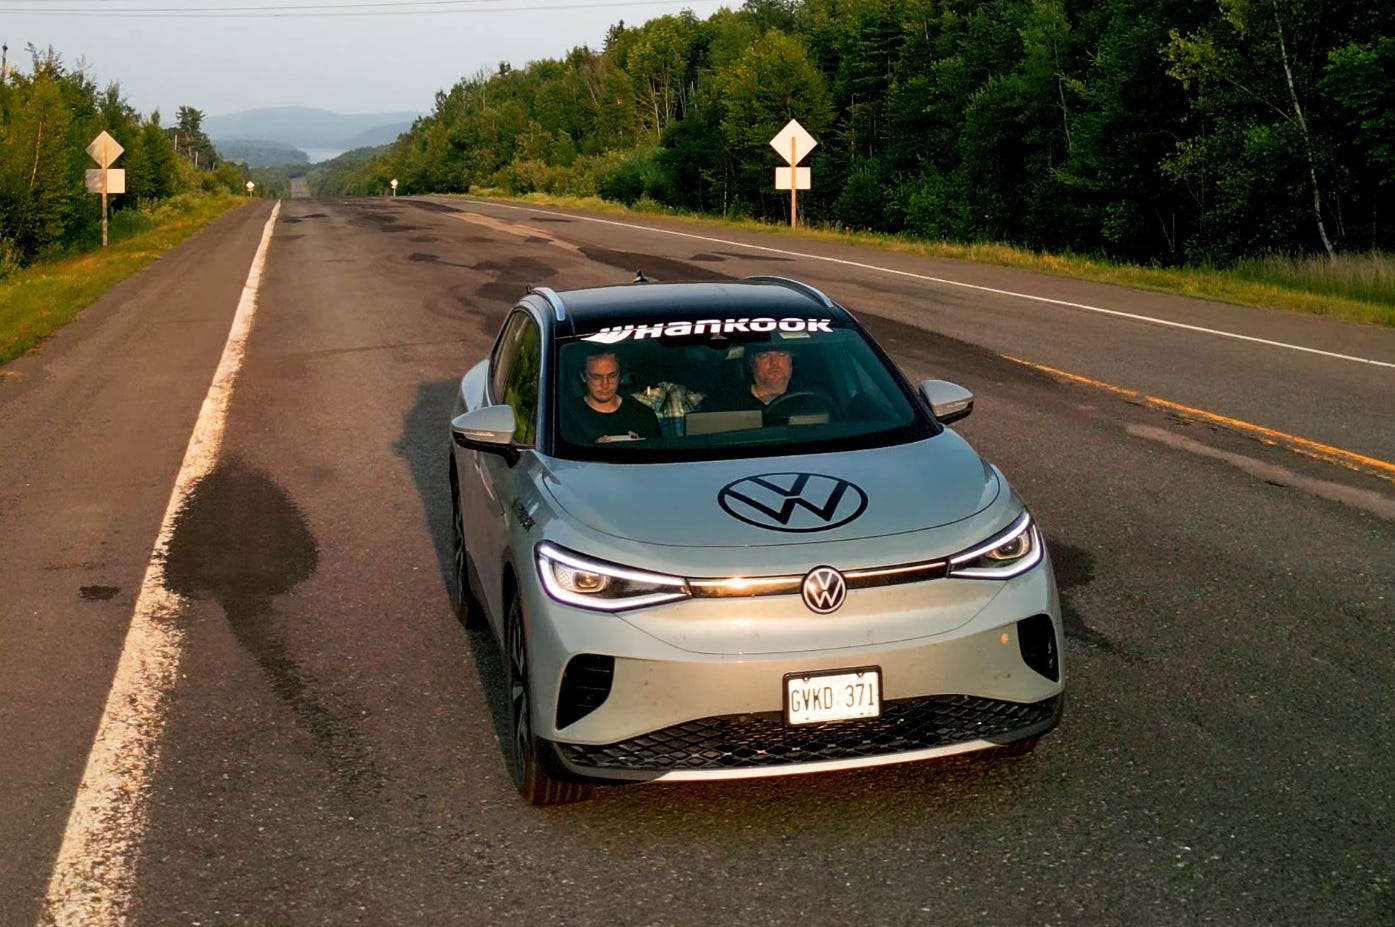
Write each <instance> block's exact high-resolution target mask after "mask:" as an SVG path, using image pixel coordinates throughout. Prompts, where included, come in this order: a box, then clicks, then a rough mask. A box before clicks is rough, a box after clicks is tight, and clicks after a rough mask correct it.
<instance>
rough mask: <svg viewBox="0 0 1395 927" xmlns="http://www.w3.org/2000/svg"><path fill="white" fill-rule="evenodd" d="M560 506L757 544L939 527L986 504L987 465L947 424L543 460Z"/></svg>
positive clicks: (599, 521)
mask: <svg viewBox="0 0 1395 927" xmlns="http://www.w3.org/2000/svg"><path fill="white" fill-rule="evenodd" d="M550 464H551V466H549V467H548V472H547V474H546V476H545V478H544V480H543V484H544V485H545V486H546V488H547V490H548V492H549V493H550V494H551V496H552V497H553V499H554V500H555V502H556V504H557V505H558V507H560V508H561V509H562V510H563V511H565V512H566V513H567V515H568V516H570V517H571V518H572V519H575V520H577V521H580V522H582V523H584V524H585V525H586V526H587V527H589V528H590V529H592V530H594V531H598V532H602V533H604V534H608V535H612V536H614V537H617V538H623V539H625V540H628V541H635V542H639V543H642V544H654V545H665V546H674V547H764V546H773V545H789V544H799V543H825V542H840V541H856V540H861V539H866V538H878V537H886V536H888V535H894V534H901V533H906V532H912V531H921V530H924V529H927V528H938V527H941V526H944V525H949V524H953V523H954V522H958V521H962V520H964V519H966V518H969V517H971V516H973V515H975V514H977V513H979V512H981V511H983V510H984V509H985V508H987V507H988V506H989V505H991V504H992V503H993V501H994V500H995V499H996V498H997V497H998V495H999V493H1000V492H1001V491H1002V487H1001V485H1000V481H999V479H998V476H997V474H996V472H995V471H994V469H993V468H992V467H990V466H989V465H988V464H987V463H986V462H985V461H984V460H983V459H982V458H981V457H979V455H978V454H977V453H976V452H975V451H974V450H973V448H971V447H970V446H969V445H968V443H967V442H965V441H964V440H963V439H962V438H960V437H959V436H958V435H957V434H955V433H954V432H952V431H948V430H946V431H943V432H941V433H940V434H938V435H936V436H934V437H933V438H928V439H926V440H923V441H917V442H914V443H911V444H904V445H898V446H894V447H885V448H875V449H870V450H859V451H850V452H843V453H835V454H811V455H804V456H795V457H761V458H743V459H740V460H720V461H700V462H691V463H674V464H597V463H574V462H571V461H561V460H552V461H550Z"/></svg>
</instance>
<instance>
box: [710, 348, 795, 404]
mask: <svg viewBox="0 0 1395 927" xmlns="http://www.w3.org/2000/svg"><path fill="white" fill-rule="evenodd" d="M746 370H747V373H748V378H747V379H748V382H747V383H746V384H745V388H743V389H738V390H736V391H735V392H732V393H730V394H728V395H726V396H723V397H721V398H720V399H719V400H718V403H717V404H714V405H712V406H711V408H710V409H708V411H711V410H712V409H717V408H720V409H721V410H722V411H728V410H738V409H755V410H757V411H763V410H764V409H765V407H766V406H768V405H770V404H771V403H772V402H774V401H775V400H776V399H779V398H780V397H781V396H783V395H785V393H787V392H788V391H789V388H790V377H791V376H793V374H794V359H793V358H792V357H790V352H789V351H786V350H785V349H784V348H780V347H777V346H774V345H758V346H756V347H755V348H754V350H752V351H751V353H750V355H749V358H748V363H747V367H746ZM704 408H708V407H706V406H705V407H704Z"/></svg>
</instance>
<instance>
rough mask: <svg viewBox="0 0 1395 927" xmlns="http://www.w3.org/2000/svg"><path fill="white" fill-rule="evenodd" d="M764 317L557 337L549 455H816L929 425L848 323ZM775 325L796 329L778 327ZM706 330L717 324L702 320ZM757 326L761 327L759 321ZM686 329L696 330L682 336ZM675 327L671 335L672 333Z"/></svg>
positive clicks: (913, 436)
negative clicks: (738, 323)
mask: <svg viewBox="0 0 1395 927" xmlns="http://www.w3.org/2000/svg"><path fill="white" fill-rule="evenodd" d="M804 321H805V320H799V319H795V320H781V322H780V326H779V327H777V326H776V323H775V322H774V320H760V319H758V320H752V321H751V327H752V328H754V327H756V326H757V324H758V323H760V322H769V323H770V327H771V328H773V329H774V330H771V331H765V332H761V331H731V330H730V329H731V326H729V325H728V326H726V330H724V331H719V332H715V333H712V334H708V333H706V332H704V331H702V324H701V323H677V324H673V323H670V324H669V325H668V326H667V327H666V328H664V329H663V334H662V335H660V334H659V326H653V327H652V331H653V335H652V336H651V337H648V338H645V337H631V336H632V335H635V334H636V333H642V331H643V330H642V329H633V328H630V327H626V328H625V329H611V330H607V329H603V330H602V331H601V332H600V333H599V334H596V335H591V336H587V337H582V338H577V339H573V340H571V341H566V342H563V343H561V344H560V345H559V347H558V349H557V364H556V366H555V368H554V369H555V370H556V371H557V376H556V377H554V378H553V382H552V385H553V389H554V390H555V393H556V395H555V400H554V401H553V402H552V403H551V404H550V405H551V408H552V410H553V416H552V417H553V422H552V426H553V435H554V442H553V447H554V449H555V453H556V456H558V457H564V458H571V459H579V460H604V461H611V462H615V463H624V462H635V463H638V462H654V461H670V460H698V459H716V458H734V457H754V456H773V455H782V454H800V453H816V452H819V451H825V450H833V449H853V448H859V447H877V446H882V445H887V444H897V443H903V442H906V441H911V440H918V439H920V438H924V437H927V436H929V435H930V434H933V433H934V426H933V425H932V424H931V422H930V420H929V418H928V416H927V415H925V414H924V413H922V412H921V411H920V410H919V409H918V407H917V406H916V405H915V403H914V402H913V400H912V399H911V398H910V397H909V396H908V395H907V393H906V390H905V388H904V387H903V386H902V385H901V383H900V382H899V379H898V378H897V377H895V376H893V375H892V373H891V372H890V371H888V370H887V369H886V365H885V364H884V363H883V361H882V359H881V357H880V356H879V355H878V353H877V352H876V351H874V350H873V349H872V347H871V346H870V345H869V344H868V343H867V340H866V336H865V335H863V334H862V332H861V331H860V330H858V329H856V328H853V327H840V326H838V325H836V324H834V323H832V322H828V321H823V320H816V321H815V320H810V321H809V323H808V324H802V323H804ZM786 322H790V323H793V322H799V323H801V324H800V325H799V326H798V328H799V329H800V330H795V331H782V330H780V328H781V327H784V328H794V327H795V326H794V325H792V324H790V325H785V324H784V323H786ZM711 327H712V328H714V329H715V328H718V326H717V325H716V323H713V324H712V326H711ZM762 327H763V326H762ZM694 329H697V330H698V331H697V332H696V333H693V330H694ZM675 332H677V333H678V334H674V333H675Z"/></svg>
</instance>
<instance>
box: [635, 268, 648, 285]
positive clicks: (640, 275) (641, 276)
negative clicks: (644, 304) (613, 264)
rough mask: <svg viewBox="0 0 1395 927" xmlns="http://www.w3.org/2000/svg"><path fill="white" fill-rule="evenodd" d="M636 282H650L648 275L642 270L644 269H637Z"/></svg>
mask: <svg viewBox="0 0 1395 927" xmlns="http://www.w3.org/2000/svg"><path fill="white" fill-rule="evenodd" d="M634 282H635V283H648V282H649V278H648V277H646V276H644V271H642V270H637V271H635V279H634Z"/></svg>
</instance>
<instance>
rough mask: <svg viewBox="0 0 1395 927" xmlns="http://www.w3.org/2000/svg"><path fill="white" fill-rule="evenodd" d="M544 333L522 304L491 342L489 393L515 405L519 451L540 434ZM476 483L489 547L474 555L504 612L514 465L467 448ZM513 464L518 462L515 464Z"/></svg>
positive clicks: (492, 606) (494, 605)
mask: <svg viewBox="0 0 1395 927" xmlns="http://www.w3.org/2000/svg"><path fill="white" fill-rule="evenodd" d="M541 365H542V337H541V333H540V332H539V330H538V324H537V321H536V320H535V319H533V317H532V316H531V315H530V314H529V313H528V312H526V311H524V310H522V309H518V310H515V311H514V313H513V315H512V316H510V317H509V319H508V321H507V322H506V323H505V324H504V330H503V332H502V334H501V335H500V337H499V341H498V344H497V345H496V346H495V350H494V357H493V362H492V364H491V369H490V378H489V386H488V389H489V396H488V399H489V401H490V403H491V404H494V405H498V404H504V405H508V406H510V407H512V408H513V414H514V422H515V428H514V444H515V446H516V447H517V448H518V449H519V450H520V451H522V452H524V453H527V452H529V451H531V450H532V448H533V446H534V444H536V442H537V434H538V384H539V382H540V379H541V372H542V371H541ZM471 453H472V456H473V458H474V460H473V461H472V464H473V466H474V468H475V475H476V479H475V480H474V481H472V482H474V483H475V484H476V485H477V486H478V487H479V495H478V498H476V499H475V500H472V506H471V508H472V509H473V512H477V513H478V514H479V517H478V520H477V521H476V522H475V528H476V529H477V530H478V537H479V543H478V546H477V547H476V548H475V549H476V550H479V551H484V552H487V553H486V554H485V555H484V556H482V557H481V556H476V557H475V569H476V570H477V571H478V573H479V577H480V583H481V585H483V587H484V589H483V590H482V591H483V592H484V595H485V597H486V600H487V602H488V606H489V610H490V613H491V614H492V615H495V616H502V614H503V604H504V603H503V588H502V583H503V566H504V561H505V556H506V551H507V546H508V539H509V524H508V520H509V518H510V517H511V515H510V513H511V512H512V511H513V509H514V502H515V500H516V498H517V490H516V489H515V487H514V485H513V483H514V477H515V470H514V467H511V466H510V465H509V462H508V460H507V459H506V458H505V457H503V456H502V455H500V454H488V453H480V452H471ZM514 466H515V467H516V466H517V464H515V465H514Z"/></svg>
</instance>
